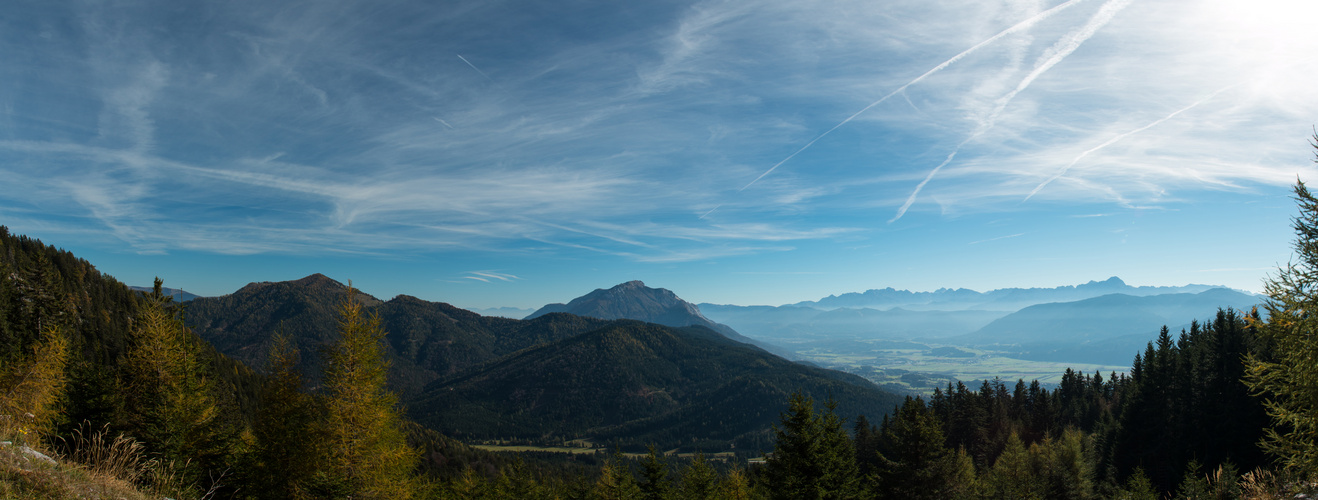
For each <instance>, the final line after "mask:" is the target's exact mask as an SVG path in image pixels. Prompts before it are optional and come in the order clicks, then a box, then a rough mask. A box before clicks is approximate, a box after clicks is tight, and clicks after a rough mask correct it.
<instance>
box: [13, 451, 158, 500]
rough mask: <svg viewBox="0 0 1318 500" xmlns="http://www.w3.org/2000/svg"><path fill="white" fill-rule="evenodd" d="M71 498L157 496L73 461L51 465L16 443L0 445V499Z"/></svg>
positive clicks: (138, 498)
mask: <svg viewBox="0 0 1318 500" xmlns="http://www.w3.org/2000/svg"><path fill="white" fill-rule="evenodd" d="M72 498H115V499H123V500H147V499H157V498H159V496H152V495H148V494H146V493H144V492H142V491H141V490H140V489H138V488H137V487H135V486H134V485H133V484H132V483H129V482H127V481H124V480H121V479H119V478H115V477H112V476H106V475H102V474H97V473H95V472H92V471H89V470H86V469H85V468H83V467H80V466H78V465H75V464H64V463H61V464H57V465H52V464H50V463H48V462H45V461H43V460H39V459H35V458H32V457H30V456H27V455H25V454H24V453H23V452H22V451H21V450H20V449H19V448H18V447H16V446H0V499H3V500H9V499H51V500H56V499H58V500H63V499H72Z"/></svg>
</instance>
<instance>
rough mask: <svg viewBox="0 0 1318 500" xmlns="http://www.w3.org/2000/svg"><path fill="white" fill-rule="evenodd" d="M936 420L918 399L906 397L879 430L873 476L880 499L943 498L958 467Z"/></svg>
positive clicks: (951, 487) (948, 491)
mask: <svg viewBox="0 0 1318 500" xmlns="http://www.w3.org/2000/svg"><path fill="white" fill-rule="evenodd" d="M941 427H942V426H941V425H940V424H939V422H938V419H937V418H935V417H934V415H933V413H932V412H930V411H929V410H928V409H927V408H925V405H924V401H923V400H922V399H920V398H912V397H909V396H908V397H907V398H906V401H905V403H903V404H902V406H901V407H899V408H898V409H897V413H896V414H895V415H893V417H892V418H891V419H889V420H886V421H885V425H884V426H883V427H882V428H881V429H880V432H882V439H881V441H880V446H879V464H878V468H877V473H876V474H875V475H874V477H873V479H874V481H875V482H876V483H877V484H876V486H875V489H876V491H877V492H878V493H879V496H880V497H882V498H912V499H918V498H930V499H933V498H946V497H947V496H948V495H949V494H950V491H951V489H953V488H955V487H956V486H957V485H955V484H951V481H952V480H954V479H956V478H957V477H958V476H959V474H957V473H956V471H958V469H959V468H960V466H961V462H960V461H959V458H958V456H957V455H954V454H951V453H949V452H948V450H947V448H944V447H943V442H944V438H943V431H942V429H941Z"/></svg>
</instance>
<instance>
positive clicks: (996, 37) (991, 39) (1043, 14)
mask: <svg viewBox="0 0 1318 500" xmlns="http://www.w3.org/2000/svg"><path fill="white" fill-rule="evenodd" d="M1083 1H1085V0H1070V1H1068V2H1066V3H1063V4H1061V5H1058V6H1056V7H1053V8H1051V9H1048V10H1045V11H1043V12H1040V13H1038V14H1035V15H1034V16H1033V17H1031V18H1029V19H1026V20H1024V21H1021V22H1019V23H1016V24H1015V25H1013V26H1012V27H1010V28H1007V29H1005V30H1002V31H1001V32H999V33H998V34H996V35H993V36H992V37H989V38H988V39H987V40H984V41H982V42H979V43H977V44H975V46H973V47H971V48H968V49H966V50H964V51H962V52H961V53H960V54H957V55H954V56H952V58H951V59H948V60H946V61H943V62H942V64H939V65H937V66H934V67H933V69H930V70H929V71H926V72H924V74H922V75H920V76H917V77H915V79H914V80H911V81H909V82H906V84H905V85H902V86H901V87H897V90H894V91H892V92H889V93H888V95H885V96H883V97H880V98H879V100H877V101H874V102H872V103H870V104H869V106H865V107H863V108H861V109H860V111H857V112H855V113H854V114H852V115H851V116H848V117H847V119H845V120H842V121H841V122H839V123H838V124H837V125H834V126H833V128H830V129H828V130H827V131H825V132H824V133H822V134H819V136H818V137H815V138H814V140H812V141H810V142H808V143H806V145H804V146H801V149H798V150H796V152H795V153H792V154H790V155H788V156H787V158H783V160H782V161H780V162H778V163H776V164H774V166H772V167H769V170H766V171H764V173H762V174H760V176H759V177H756V178H755V180H753V181H750V182H749V183H747V184H746V185H745V186H742V187H741V189H738V190H737V192H738V193H740V192H742V191H745V190H746V188H748V187H751V185H752V184H755V183H756V182H759V181H760V179H763V178H764V176H766V175H769V173H771V172H773V171H774V170H776V169H777V168H778V167H780V166H782V164H784V163H787V162H788V160H791V159H792V158H795V157H796V155H799V154H801V152H802V151H805V150H807V149H809V148H810V146H813V145H814V144H815V143H816V142H819V140H820V139H823V138H824V136H827V135H828V134H831V133H833V131H834V130H837V129H838V128H840V127H842V126H843V125H846V124H847V123H850V122H851V120H854V119H856V117H857V116H860V115H861V113H864V112H866V111H869V109H870V108H873V107H875V106H878V105H879V104H882V103H883V102H884V101H887V100H888V99H890V98H892V96H895V95H897V94H900V93H902V92H903V91H905V90H906V89H907V88H909V87H910V86H912V85H915V84H917V83H920V82H921V81H923V80H924V79H925V78H928V77H929V75H932V74H934V73H937V72H939V71H942V70H943V69H945V68H947V67H948V66H951V65H953V64H955V63H956V62H957V61H960V60H962V59H964V58H965V57H966V56H968V55H970V54H971V53H973V52H975V51H977V50H979V49H980V48H982V47H984V46H985V45H989V44H991V43H993V42H996V41H998V40H999V39H1001V38H1002V37H1005V36H1007V35H1011V34H1013V33H1016V32H1019V31H1022V30H1024V29H1026V28H1029V27H1031V26H1034V25H1035V24H1037V23H1038V22H1039V21H1042V20H1044V19H1047V18H1049V17H1052V16H1053V15H1054V14H1057V13H1058V12H1061V11H1063V10H1065V9H1067V8H1069V7H1071V6H1072V5H1075V4H1077V3H1080V2H1083ZM464 60H465V59H464ZM468 64H470V63H468ZM711 212H712V210H711ZM705 215H709V214H708V213H706V214H705ZM702 218H703V216H702Z"/></svg>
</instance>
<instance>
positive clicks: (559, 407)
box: [410, 320, 900, 451]
mask: <svg viewBox="0 0 1318 500" xmlns="http://www.w3.org/2000/svg"><path fill="white" fill-rule="evenodd" d="M797 391H800V392H803V393H805V394H809V395H813V396H814V397H816V398H818V399H819V400H821V401H822V400H823V399H825V398H827V397H828V396H830V395H831V396H832V397H833V398H834V399H836V400H837V401H838V405H839V406H838V411H839V412H840V413H841V414H843V415H858V414H866V415H870V416H874V417H877V416H879V415H884V414H887V413H888V412H889V411H891V409H892V408H893V407H894V406H895V405H896V404H897V403H898V402H899V401H900V399H899V398H898V396H896V395H894V394H891V393H887V392H884V391H881V390H879V389H878V388H877V387H876V386H874V384H872V383H870V382H869V381H867V380H864V379H862V378H860V377H857V376H854V375H849V374H846V373H842V372H838V371H833V370H824V369H820V368H814V367H810V366H806V365H801V364H798V363H793V362H790V361H786V360H784V359H782V358H780V357H777V356H774V355H771V354H769V353H766V352H764V351H762V350H760V349H757V348H755V347H752V346H748V345H746V344H742V343H739V342H734V341H731V340H729V339H727V338H725V337H723V336H722V335H719V334H718V333H715V332H714V331H712V330H709V329H707V328H704V327H685V328H673V327H665V326H662V325H656V324H652V323H642V322H638V321H628V320H618V321H614V322H611V323H608V324H607V325H605V326H604V327H603V328H600V329H597V330H594V331H591V332H589V333H585V334H582V335H578V336H575V337H571V338H567V339H563V340H559V341H556V342H552V343H549V344H546V345H542V346H538V347H535V348H532V349H527V350H525V351H522V352H520V353H517V354H515V355H512V356H509V357H506V358H503V359H501V360H499V361H497V362H495V363H492V364H491V365H489V366H486V367H483V368H481V369H478V370H472V371H468V372H465V373H462V374H460V375H457V376H454V377H451V378H447V379H444V380H440V381H438V382H435V383H433V384H431V385H430V386H429V387H428V388H427V390H426V392H425V394H424V395H422V396H421V397H419V398H417V399H416V400H415V401H414V402H413V403H412V405H411V408H410V412H411V414H412V416H413V418H415V419H417V420H418V421H419V422H422V423H423V424H426V425H429V426H431V427H434V428H438V429H444V430H446V432H451V433H453V434H455V435H456V436H459V437H476V438H496V437H513V438H524V439H531V438H548V439H549V440H551V441H552V440H553V439H555V438H557V439H560V440H561V439H562V438H571V437H576V436H582V437H589V438H591V439H595V440H607V442H611V443H620V444H623V445H624V446H630V447H632V448H635V449H643V447H644V446H645V445H646V444H650V443H655V444H658V445H659V446H660V447H661V448H665V449H667V448H673V447H677V446H683V447H684V448H691V449H703V450H706V451H710V450H725V449H728V448H729V446H735V447H736V448H737V449H743V450H746V449H750V450H754V449H767V448H769V447H771V446H772V441H771V433H770V426H771V424H773V423H774V422H776V421H777V419H778V417H779V412H781V411H782V408H783V402H784V401H786V400H787V398H788V396H789V395H790V394H792V393H793V392H797Z"/></svg>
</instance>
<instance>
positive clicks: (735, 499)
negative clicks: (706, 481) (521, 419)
mask: <svg viewBox="0 0 1318 500" xmlns="http://www.w3.org/2000/svg"><path fill="white" fill-rule="evenodd" d="M753 494H754V492H753V491H752V490H751V484H750V481H749V480H748V479H747V478H746V472H745V471H743V470H742V469H741V468H739V467H734V468H733V469H732V470H730V471H728V473H727V475H725V476H723V481H722V482H721V483H720V484H719V498H723V499H725V500H750V498H751V496H752V495H753Z"/></svg>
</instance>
